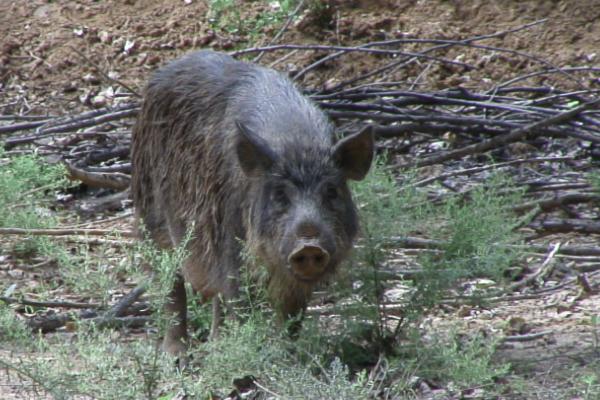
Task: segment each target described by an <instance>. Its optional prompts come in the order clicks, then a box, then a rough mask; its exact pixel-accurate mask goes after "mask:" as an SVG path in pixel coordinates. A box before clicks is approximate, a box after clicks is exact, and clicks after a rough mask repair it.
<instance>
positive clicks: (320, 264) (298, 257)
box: [288, 240, 329, 281]
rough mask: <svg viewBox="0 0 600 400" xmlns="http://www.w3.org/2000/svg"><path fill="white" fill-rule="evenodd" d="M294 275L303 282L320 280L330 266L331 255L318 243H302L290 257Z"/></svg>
mask: <svg viewBox="0 0 600 400" xmlns="http://www.w3.org/2000/svg"><path fill="white" fill-rule="evenodd" d="M288 261H289V263H290V267H291V268H292V272H293V273H294V275H295V276H296V277H297V278H298V279H300V280H303V281H314V280H317V279H319V278H320V277H321V276H322V275H323V274H324V273H325V271H326V269H327V266H328V265H329V253H328V252H327V250H325V249H324V248H322V247H321V246H320V245H319V243H318V241H316V240H313V241H302V242H301V243H300V244H299V246H298V247H296V248H295V249H294V250H293V251H292V253H291V254H290V256H289V257H288Z"/></svg>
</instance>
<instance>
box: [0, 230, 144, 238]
mask: <svg viewBox="0 0 600 400" xmlns="http://www.w3.org/2000/svg"><path fill="white" fill-rule="evenodd" d="M0 235H35V236H70V235H83V236H121V237H136V234H135V232H134V231H121V230H116V229H60V228H56V229H52V228H51V229H25V228H0Z"/></svg>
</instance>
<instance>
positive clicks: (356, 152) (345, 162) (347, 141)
mask: <svg viewBox="0 0 600 400" xmlns="http://www.w3.org/2000/svg"><path fill="white" fill-rule="evenodd" d="M374 149H375V139H374V138H373V127H371V126H367V127H366V128H364V129H363V130H361V131H360V132H358V133H355V134H353V135H350V136H347V137H345V138H343V139H342V140H340V141H339V142H337V143H336V144H335V146H334V147H333V159H334V160H335V162H336V163H337V164H338V165H339V166H340V168H341V169H342V171H343V172H344V175H345V176H346V178H347V179H353V180H356V181H360V180H362V179H363V178H364V177H365V176H366V175H367V172H369V168H370V167H371V162H372V161H373V151H374Z"/></svg>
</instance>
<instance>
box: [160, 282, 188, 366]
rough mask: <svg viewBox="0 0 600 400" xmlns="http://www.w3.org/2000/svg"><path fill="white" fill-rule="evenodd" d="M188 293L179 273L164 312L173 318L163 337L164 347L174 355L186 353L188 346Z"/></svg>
mask: <svg viewBox="0 0 600 400" xmlns="http://www.w3.org/2000/svg"><path fill="white" fill-rule="evenodd" d="M186 308H187V304H186V295H185V285H184V280H183V277H182V276H181V275H179V274H177V276H176V278H175V282H174V283H173V289H172V290H171V293H170V294H169V301H168V302H167V304H166V305H165V308H164V312H165V314H166V316H167V317H168V318H173V319H174V320H173V321H172V323H171V325H170V326H169V329H168V330H167V332H166V334H165V337H164V339H163V344H162V348H163V350H164V351H166V352H167V353H169V354H172V355H174V356H178V355H181V354H183V353H185V350H186V347H187V315H186Z"/></svg>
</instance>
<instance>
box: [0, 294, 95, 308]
mask: <svg viewBox="0 0 600 400" xmlns="http://www.w3.org/2000/svg"><path fill="white" fill-rule="evenodd" d="M0 301H3V302H4V303H6V304H20V305H23V306H31V307H49V308H97V307H100V304H99V303H78V302H73V301H35V300H28V299H17V298H15V297H5V296H0Z"/></svg>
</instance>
